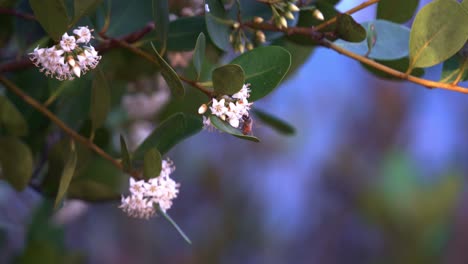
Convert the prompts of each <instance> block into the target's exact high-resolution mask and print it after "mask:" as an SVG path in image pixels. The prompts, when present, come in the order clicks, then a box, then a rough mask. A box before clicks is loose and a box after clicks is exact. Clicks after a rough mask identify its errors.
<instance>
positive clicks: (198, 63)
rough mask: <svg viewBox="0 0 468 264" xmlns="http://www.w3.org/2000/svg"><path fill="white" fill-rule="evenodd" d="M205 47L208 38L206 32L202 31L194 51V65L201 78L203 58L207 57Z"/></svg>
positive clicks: (198, 76)
mask: <svg viewBox="0 0 468 264" xmlns="http://www.w3.org/2000/svg"><path fill="white" fill-rule="evenodd" d="M205 48H206V39H205V34H203V32H202V33H200V35H199V36H198V38H197V44H196V45H195V49H194V51H193V59H192V60H193V66H194V67H195V71H196V72H197V79H198V78H200V73H201V70H202V66H203V60H204V59H205Z"/></svg>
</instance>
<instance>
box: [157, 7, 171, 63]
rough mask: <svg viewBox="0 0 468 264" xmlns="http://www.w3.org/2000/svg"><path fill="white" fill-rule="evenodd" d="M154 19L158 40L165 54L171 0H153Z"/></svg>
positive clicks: (162, 52)
mask: <svg viewBox="0 0 468 264" xmlns="http://www.w3.org/2000/svg"><path fill="white" fill-rule="evenodd" d="M153 19H154V24H155V25H156V36H157V41H158V43H160V44H161V49H160V50H161V54H164V52H165V51H166V44H167V34H168V32H169V1H167V0H153Z"/></svg>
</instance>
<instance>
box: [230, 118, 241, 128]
mask: <svg viewBox="0 0 468 264" xmlns="http://www.w3.org/2000/svg"><path fill="white" fill-rule="evenodd" d="M229 124H230V125H231V126H232V127H235V128H238V127H239V118H236V117H233V118H229Z"/></svg>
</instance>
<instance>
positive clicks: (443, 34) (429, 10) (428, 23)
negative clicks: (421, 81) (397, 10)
mask: <svg viewBox="0 0 468 264" xmlns="http://www.w3.org/2000/svg"><path fill="white" fill-rule="evenodd" d="M462 25H468V12H467V11H465V10H464V9H463V8H462V7H461V5H460V4H459V3H458V2H457V1H456V0H434V1H432V2H430V3H429V4H427V5H426V6H424V7H423V8H422V9H421V10H420V11H419V12H418V14H417V15H416V18H415V19H414V22H413V26H412V27H411V34H410V44H409V50H410V51H409V52H410V60H411V67H412V68H413V67H430V66H433V65H436V64H438V63H441V62H443V61H445V60H447V59H448V58H450V57H451V56H453V55H454V54H455V53H456V52H457V51H459V50H460V49H461V48H462V47H463V45H464V44H465V43H466V41H467V40H468V27H466V26H462Z"/></svg>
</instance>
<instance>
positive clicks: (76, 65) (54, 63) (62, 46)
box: [29, 26, 101, 81]
mask: <svg viewBox="0 0 468 264" xmlns="http://www.w3.org/2000/svg"><path fill="white" fill-rule="evenodd" d="M92 31H93V30H90V29H88V27H87V26H85V27H78V28H77V29H75V30H73V35H71V36H70V35H68V33H66V32H65V33H64V34H63V35H62V39H61V40H60V42H59V43H58V44H57V45H55V46H52V47H50V48H39V47H37V48H35V49H34V51H33V52H31V53H29V58H30V59H31V61H32V62H33V64H34V65H36V66H37V67H38V68H39V71H41V72H44V74H45V75H46V76H48V77H51V78H56V79H58V80H60V81H63V80H73V79H74V78H75V77H78V78H79V77H81V75H82V74H85V73H86V72H88V71H89V70H90V69H94V68H96V66H97V65H98V63H99V61H100V60H101V56H99V55H98V53H97V51H96V50H95V49H94V47H93V46H92V45H91V44H89V42H90V41H91V39H92V38H93V36H92V34H91V32H92ZM80 44H81V45H80ZM85 45H88V46H85Z"/></svg>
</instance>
